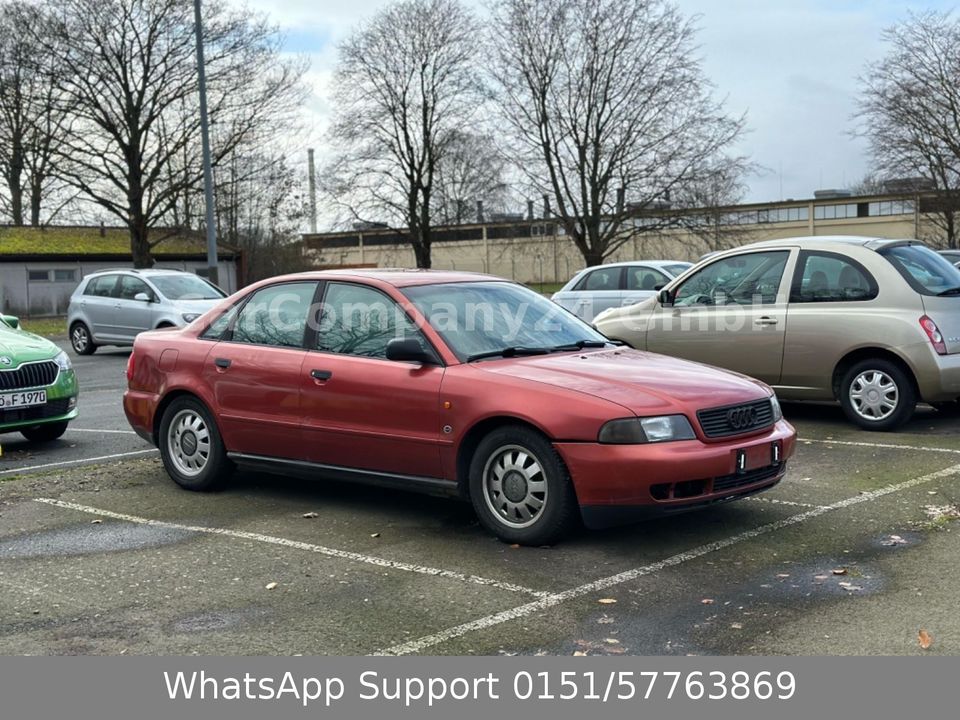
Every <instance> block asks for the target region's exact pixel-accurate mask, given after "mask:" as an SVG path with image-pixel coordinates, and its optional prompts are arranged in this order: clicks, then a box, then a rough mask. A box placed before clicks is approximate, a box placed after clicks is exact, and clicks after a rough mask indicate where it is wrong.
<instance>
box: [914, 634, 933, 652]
mask: <svg viewBox="0 0 960 720" xmlns="http://www.w3.org/2000/svg"><path fill="white" fill-rule="evenodd" d="M917 642H919V643H920V649H921V650H929V649H930V646H931V645H933V636H932V635H931V634H930V633H928V632H927V631H926V630H922V629H921V630H920V632H918V633H917Z"/></svg>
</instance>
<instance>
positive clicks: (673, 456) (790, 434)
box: [556, 420, 796, 527]
mask: <svg viewBox="0 0 960 720" xmlns="http://www.w3.org/2000/svg"><path fill="white" fill-rule="evenodd" d="M775 444H776V445H777V446H778V448H779V450H778V452H777V453H776V454H774V450H773V446H774V445H775ZM556 448H557V451H558V452H559V453H560V455H561V457H563V459H564V462H565V463H566V465H567V468H568V469H569V471H570V475H571V477H572V479H573V484H574V488H575V489H576V493H577V499H578V501H579V503H580V507H581V511H582V515H583V519H584V522H585V523H586V524H587V525H588V526H590V527H595V526H597V524H599V525H609V524H611V522H610V521H611V519H612V521H613V522H614V523H616V522H619V521H624V520H633V519H637V518H638V517H644V516H650V515H663V514H669V513H676V512H685V511H687V510H692V509H696V508H699V507H705V506H708V505H712V504H715V503H718V502H725V501H729V500H735V499H737V498H741V497H744V496H746V495H752V494H754V493H757V492H761V491H762V490H766V489H769V488H771V487H773V486H774V485H776V484H777V483H778V482H780V480H781V479H782V478H783V476H784V475H785V473H786V468H787V460H788V459H789V458H790V457H791V456H792V455H793V453H794V450H795V448H796V431H795V430H794V429H793V427H792V426H791V425H790V424H789V423H788V422H786V421H784V420H781V421H780V422H778V423H777V424H776V425H774V426H773V427H772V428H770V429H769V430H768V431H766V432H764V433H762V434H759V435H752V436H748V437H745V438H734V439H731V440H726V441H724V442H718V443H704V442H701V441H699V440H689V441H683V442H673V443H662V444H654V445H600V444H599V443H557V444H556ZM741 455H742V456H743V458H744V460H745V466H743V467H741V466H740V457H741ZM595 523H596V524H595Z"/></svg>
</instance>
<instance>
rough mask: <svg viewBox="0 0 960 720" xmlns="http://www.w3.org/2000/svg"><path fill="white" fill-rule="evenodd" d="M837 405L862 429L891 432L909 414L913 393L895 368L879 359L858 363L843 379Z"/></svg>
mask: <svg viewBox="0 0 960 720" xmlns="http://www.w3.org/2000/svg"><path fill="white" fill-rule="evenodd" d="M840 404H841V405H843V410H844V412H845V413H846V414H847V417H848V418H850V420H852V421H853V422H855V423H856V424H857V425H859V426H860V427H862V428H863V429H865V430H893V429H895V428H897V427H899V426H900V425H902V424H903V423H905V422H906V421H907V420H909V419H910V417H911V416H912V415H913V411H914V409H915V408H916V406H917V392H916V390H914V387H913V379H912V378H911V377H910V376H909V375H908V374H907V373H906V372H904V371H903V370H902V369H901V368H900V366H899V365H896V364H895V363H892V362H890V361H889V360H883V359H880V358H876V359H869V360H861V361H860V362H858V363H856V364H855V365H854V366H853V367H851V368H850V369H849V370H847V372H846V374H845V375H844V376H843V380H842V381H841V383H840Z"/></svg>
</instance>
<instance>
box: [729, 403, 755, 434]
mask: <svg viewBox="0 0 960 720" xmlns="http://www.w3.org/2000/svg"><path fill="white" fill-rule="evenodd" d="M727 422H728V423H730V427H732V428H733V429H734V430H743V429H745V428H748V427H753V426H754V425H756V424H757V409H756V408H752V407H738V408H733V409H732V410H727Z"/></svg>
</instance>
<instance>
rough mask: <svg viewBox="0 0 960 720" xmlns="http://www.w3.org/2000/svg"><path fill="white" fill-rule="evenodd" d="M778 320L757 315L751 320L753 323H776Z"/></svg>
mask: <svg viewBox="0 0 960 720" xmlns="http://www.w3.org/2000/svg"><path fill="white" fill-rule="evenodd" d="M777 322H779V321H778V320H777V319H776V318H772V317H766V316H764V317H759V318H757V319H756V320H754V321H753V324H754V325H776V324H777Z"/></svg>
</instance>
